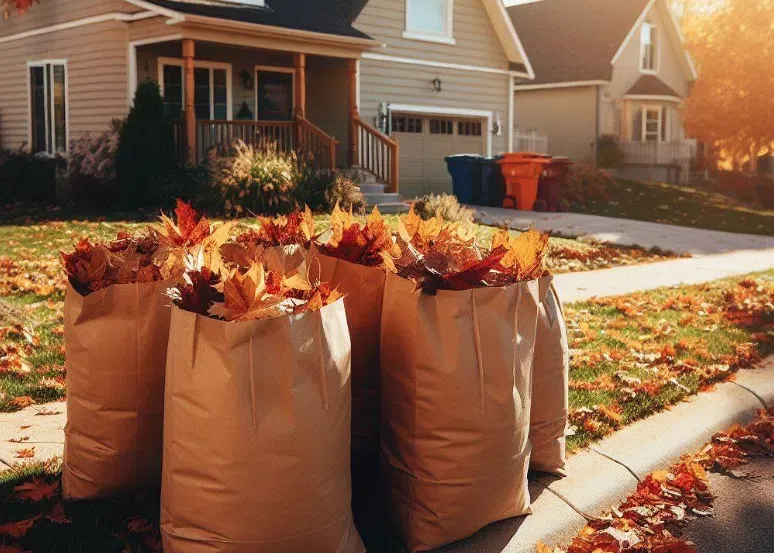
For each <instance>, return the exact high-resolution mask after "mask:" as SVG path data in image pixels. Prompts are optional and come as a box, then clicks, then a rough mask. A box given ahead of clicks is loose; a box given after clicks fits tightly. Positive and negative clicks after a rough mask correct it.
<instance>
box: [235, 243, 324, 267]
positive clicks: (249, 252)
mask: <svg viewBox="0 0 774 553" xmlns="http://www.w3.org/2000/svg"><path fill="white" fill-rule="evenodd" d="M220 253H221V255H222V256H223V260H224V261H226V262H227V263H235V264H236V265H239V266H240V267H249V266H250V264H251V263H253V262H254V261H262V262H263V263H264V264H265V266H266V269H268V270H269V271H273V272H276V273H279V274H281V275H289V274H292V273H293V272H294V271H296V270H297V269H299V268H300V267H301V266H302V265H303V264H304V262H305V261H306V257H307V255H308V254H309V250H308V249H307V248H305V247H304V246H302V245H300V244H289V245H287V246H271V247H268V248H265V247H263V246H260V245H254V244H237V243H234V242H229V243H227V244H224V245H223V246H221V248H220Z"/></svg>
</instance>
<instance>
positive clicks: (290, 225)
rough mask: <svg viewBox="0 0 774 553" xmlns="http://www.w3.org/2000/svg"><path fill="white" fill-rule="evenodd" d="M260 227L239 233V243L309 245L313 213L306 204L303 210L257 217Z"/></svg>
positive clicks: (312, 232)
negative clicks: (277, 215) (274, 215)
mask: <svg viewBox="0 0 774 553" xmlns="http://www.w3.org/2000/svg"><path fill="white" fill-rule="evenodd" d="M256 219H257V220H258V223H259V224H260V227H259V228H258V229H257V230H256V229H250V230H248V231H247V232H244V233H242V234H240V235H239V236H238V237H237V239H236V241H237V242H238V243H240V244H245V243H247V244H256V245H260V246H263V247H265V248H271V247H274V246H290V245H293V244H299V245H301V246H305V247H309V244H310V243H311V242H312V239H313V238H314V235H315V233H314V215H312V210H310V209H309V207H308V206H307V207H306V209H304V211H294V212H293V213H290V214H289V215H281V216H279V217H274V218H272V217H257V218H256Z"/></svg>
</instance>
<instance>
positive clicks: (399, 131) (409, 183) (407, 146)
mask: <svg viewBox="0 0 774 553" xmlns="http://www.w3.org/2000/svg"><path fill="white" fill-rule="evenodd" d="M485 129H486V124H485V122H484V121H483V120H482V119H462V118H456V117H449V116H427V115H413V114H406V113H394V114H393V116H392V135H393V138H395V139H396V140H397V141H398V143H399V144H400V193H401V194H402V195H404V196H406V197H408V198H410V197H413V196H422V195H423V194H429V193H430V192H435V193H436V194H439V193H443V192H447V193H451V191H452V182H451V176H450V175H449V171H448V170H447V169H446V161H444V158H445V157H447V156H450V155H454V154H483V153H484V152H485V151H486V136H484V130H485Z"/></svg>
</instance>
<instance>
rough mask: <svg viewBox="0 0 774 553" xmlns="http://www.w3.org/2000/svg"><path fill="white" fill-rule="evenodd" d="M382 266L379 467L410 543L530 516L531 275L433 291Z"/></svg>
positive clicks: (534, 289) (421, 546)
mask: <svg viewBox="0 0 774 553" xmlns="http://www.w3.org/2000/svg"><path fill="white" fill-rule="evenodd" d="M414 287H415V284H414V283H413V282H411V281H408V280H403V279H401V278H400V277H398V276H396V275H393V274H391V273H390V274H388V275H387V282H386V285H385V291H384V306H383V310H382V343H381V358H382V468H383V471H384V477H385V478H384V481H385V484H386V497H387V504H388V509H389V512H390V516H391V518H392V519H393V522H394V524H395V525H396V526H397V527H398V528H399V530H400V531H401V533H402V535H403V537H404V539H405V540H406V543H407V545H408V547H409V549H410V550H411V551H426V550H429V549H433V548H436V547H439V546H441V545H444V544H447V543H451V542H453V541H456V540H459V539H462V538H465V537H468V536H470V535H472V534H473V533H475V532H476V531H477V530H479V529H481V528H483V527H484V526H486V525H487V524H489V523H492V522H495V521H498V520H502V519H506V518H510V517H514V516H518V515H523V514H526V513H528V512H529V505H530V499H529V492H528V490H527V467H528V465H529V454H530V446H529V441H528V439H527V435H528V430H529V408H528V406H529V394H530V391H531V368H532V366H531V365H532V355H533V348H534V342H535V332H536V326H537V311H538V303H539V289H538V284H537V281H530V282H520V283H517V284H513V285H510V286H507V287H503V288H477V289H473V290H466V291H445V290H439V291H438V292H437V295H435V296H430V295H425V294H422V293H420V292H419V291H415V290H414Z"/></svg>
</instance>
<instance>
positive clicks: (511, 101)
mask: <svg viewBox="0 0 774 553" xmlns="http://www.w3.org/2000/svg"><path fill="white" fill-rule="evenodd" d="M515 85H516V79H515V78H514V76H513V75H509V76H508V150H507V151H508V152H513V124H514V122H515V120H516V111H515V107H514V103H515V100H514V96H515V92H514V90H513V89H514V86H515Z"/></svg>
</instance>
